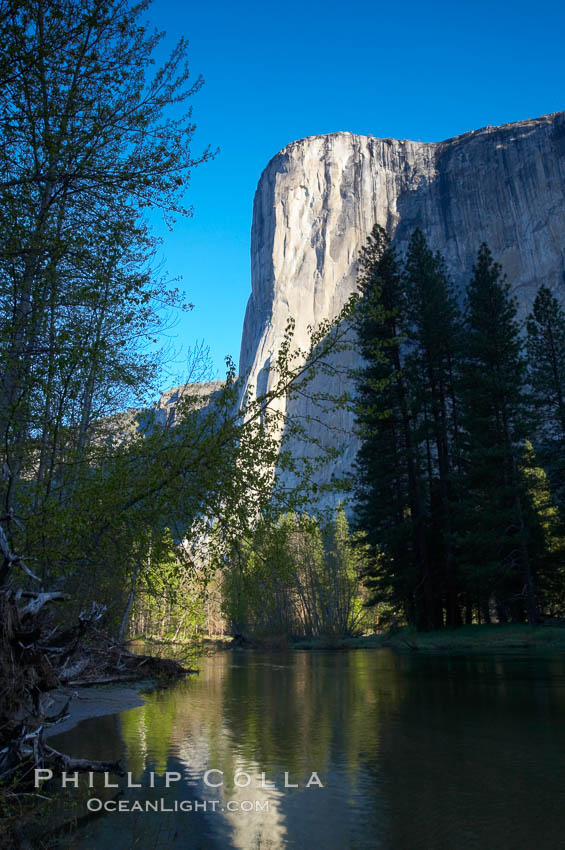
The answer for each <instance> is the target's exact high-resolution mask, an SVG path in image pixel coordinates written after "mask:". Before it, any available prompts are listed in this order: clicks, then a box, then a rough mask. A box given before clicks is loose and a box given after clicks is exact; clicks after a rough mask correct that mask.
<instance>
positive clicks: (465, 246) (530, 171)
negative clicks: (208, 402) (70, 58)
mask: <svg viewBox="0 0 565 850" xmlns="http://www.w3.org/2000/svg"><path fill="white" fill-rule="evenodd" d="M375 223H378V224H380V225H382V226H383V227H384V228H386V230H387V231H388V232H389V234H390V235H391V236H393V237H394V240H395V244H396V245H397V247H398V249H399V250H400V252H403V251H404V250H405V248H406V246H407V241H408V239H409V237H410V234H411V233H412V231H413V230H414V229H415V228H416V227H420V228H421V229H422V231H423V232H424V234H425V236H426V238H427V239H428V242H429V244H430V246H431V247H432V248H434V249H439V250H440V251H441V252H442V254H443V255H444V257H445V259H446V261H447V264H448V267H449V269H450V272H451V275H452V277H453V279H454V281H455V282H456V284H457V285H458V287H459V288H460V289H461V291H462V290H463V288H464V285H465V283H466V281H467V280H468V279H469V277H470V274H471V269H472V265H473V262H474V258H475V256H476V253H477V250H478V248H479V246H480V244H481V242H483V241H485V242H487V243H488V245H489V247H490V249H491V251H492V252H493V254H494V256H495V258H496V260H498V262H500V263H501V265H502V266H503V269H504V271H505V272H506V274H507V275H508V278H509V280H510V281H511V283H512V286H513V288H514V291H515V293H516V296H517V298H518V301H519V305H520V309H521V312H522V313H523V314H524V313H526V312H527V311H528V309H529V307H530V305H531V302H532V300H533V298H534V297H535V293H536V291H537V288H538V286H539V285H540V284H541V283H542V282H543V283H545V284H547V285H548V286H550V287H551V288H552V289H553V290H554V291H555V292H556V293H557V294H562V293H563V292H565V113H564V112H561V113H556V114H554V115H548V116H543V117H541V118H537V119H534V120H528V121H521V122H518V123H516V124H507V125H505V126H503V127H486V128H483V129H482V130H476V131H474V132H471V133H466V134H465V135H463V136H459V137H457V138H455V139H449V140H448V141H445V142H438V143H433V144H432V143H422V142H411V141H405V140H402V141H399V140H396V139H376V138H372V137H371V136H368V137H366V136H356V135H354V134H352V133H333V134H331V135H327V136H313V137H310V138H307V139H301V140H300V141H297V142H293V143H292V144H290V145H288V146H287V147H286V148H284V149H283V150H282V151H281V152H280V153H279V154H277V155H276V156H275V157H274V158H273V159H272V160H271V161H270V162H269V164H268V165H267V167H266V168H265V171H264V172H263V174H262V175H261V178H260V180H259V184H258V187H257V192H256V195H255V202H254V208H253V226H252V234H251V281H252V293H251V296H250V299H249V303H248V305H247V312H246V316H245V322H244V327H243V335H242V343H241V355H240V374H244V373H245V372H246V371H249V384H250V385H251V386H253V387H257V389H258V391H259V392H260V391H262V390H264V389H265V388H266V385H267V382H268V373H267V370H266V367H268V365H269V363H270V362H271V359H272V358H273V356H274V354H275V352H276V351H277V349H278V346H279V344H280V341H281V339H282V336H283V334H284V329H285V326H286V323H287V319H288V317H289V316H292V317H293V318H294V319H295V321H296V334H295V341H296V343H297V344H299V345H301V346H304V347H306V346H307V343H308V326H309V325H316V324H317V323H319V322H320V321H322V320H324V319H329V318H333V317H334V316H335V315H336V314H337V313H338V312H339V310H340V308H341V307H342V305H343V304H344V303H345V301H346V300H347V298H348V297H349V295H350V294H351V293H352V292H354V291H355V290H356V273H357V268H356V264H357V260H358V257H359V252H360V250H361V248H362V247H363V245H364V244H365V242H366V239H367V235H368V234H369V232H370V230H371V228H372V227H373V225H374V224H375ZM349 358H350V360H351V362H352V363H353V364H354V363H355V360H356V355H355V354H353V355H349ZM324 380H326V381H327V379H324ZM344 382H345V384H344ZM346 383H347V379H340V378H336V379H335V380H334V382H333V384H334V386H333V389H334V390H336V391H338V392H339V391H341V390H343V389H344V388H345V386H346ZM327 388H328V389H329V387H327ZM294 404H295V410H296V412H297V413H298V414H304V413H305V412H306V406H307V404H308V403H307V401H306V400H303V401H298V402H296V403H294ZM301 405H302V407H301ZM328 424H330V425H332V427H333V426H338V427H341V428H342V429H344V432H345V435H349V436H345V435H344V434H341V435H340V436H338V434H339V432H338V431H334V430H332V431H328V430H327V428H326V426H327V425H328ZM312 428H313V433H314V432H315V433H314V436H316V437H320V438H321V439H323V440H327V441H328V442H329V443H332V441H333V443H337V444H339V445H340V446H341V447H342V449H343V450H342V452H341V459H340V462H339V464H338V468H337V469H334V470H333V472H334V473H336V472H337V473H339V472H341V471H344V470H346V469H347V468H349V467H350V465H351V463H352V461H353V459H354V456H355V453H356V450H357V443H356V440H355V438H354V436H352V432H353V421H352V420H351V419H350V417H349V416H348V415H346V414H340V415H338V416H334V415H332V416H330V417H326V421H325V422H323V421H322V422H319V423H317V424H315V425H312ZM296 451H297V453H299V452H301V451H303V448H302V447H301V446H299V445H297V446H296ZM331 474H332V473H331V471H329V470H326V471H325V472H323V473H320V480H321V481H323V480H326V479H327V478H328V477H329V476H330V475H331Z"/></svg>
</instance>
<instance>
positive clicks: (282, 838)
mask: <svg viewBox="0 0 565 850" xmlns="http://www.w3.org/2000/svg"><path fill="white" fill-rule="evenodd" d="M564 718H565V665H564V663H563V661H562V660H561V658H531V657H513V656H506V657H503V656H498V657H493V656H491V657H485V658H480V657H463V656H452V657H449V656H420V655H418V654H416V653H414V654H412V655H398V654H394V653H392V652H389V651H386V650H378V651H375V650H373V651H371V650H367V651H356V652H349V653H346V652H344V653H331V652H327V653H325V652H320V653H315V652H312V653H308V652H301V653H294V654H289V655H281V654H277V655H262V654H255V653H243V652H242V653H233V654H231V653H223V654H220V655H217V656H214V657H211V658H205V659H203V660H202V662H201V673H200V676H199V677H198V678H190V679H188V680H186V681H185V682H182V683H180V684H179V685H177V686H175V687H174V688H171V689H170V690H167V691H160V692H153V693H151V694H148V695H147V703H146V704H145V705H144V706H142V707H140V708H135V709H132V710H130V711H127V712H124V713H122V714H121V715H119V716H116V717H105V718H104V717H103V718H95V719H92V720H89V721H84V722H83V723H82V724H81V725H80V727H77V728H76V729H75V730H72V731H71V732H68V733H65V734H64V735H61V736H60V737H59V738H58V739H56V741H55V739H53V740H54V741H55V743H54V746H58V747H59V748H60V749H65V750H66V751H67V752H71V753H72V754H77V755H78V754H80V755H88V756H90V757H92V758H104V759H114V758H117V757H119V756H120V755H121V756H122V760H123V762H124V763H125V764H126V766H127V769H128V770H129V771H131V774H132V779H133V780H134V781H135V782H136V783H140V784H141V785H142V786H143V787H142V788H141V789H137V788H125V789H124V799H126V800H128V801H130V802H132V801H134V800H139V801H143V802H144V801H146V800H153V801H158V800H161V799H163V800H164V802H165V805H166V806H169V807H172V806H173V804H174V802H175V801H180V800H190V801H192V802H193V804H194V802H198V803H199V805H200V808H199V810H198V811H194V810H193V811H191V812H180V811H177V812H174V811H171V812H167V811H164V812H163V811H161V812H159V813H155V812H143V813H135V812H120V813H117V812H116V813H112V814H108V815H106V816H104V817H102V818H98V819H97V820H96V821H94V822H92V823H90V822H89V823H87V824H86V825H85V826H84V827H82V828H81V829H80V830H78V831H77V832H76V833H75V834H74V836H73V837H71V838H70V839H67V840H66V842H65V844H64V846H67V847H69V848H75V847H76V848H79V847H80V848H81V850H82V848H86V850H98V848H103V847H106V845H108V846H110V845H111V847H112V848H113V850H114V848H115V850H126V848H141V850H145V848H151V850H154V849H155V848H161V847H162V848H167V850H169V848H187V850H195V848H212V850H214V848H241V850H252V848H257V850H259V848H261V850H263V848H271V850H275V848H286V847H289V848H310V847H311V848H318V847H323V848H330V850H333V848H336V850H337V848H339V850H347V849H348V848H351V850H353V848H355V850H363V848H387V850H388V848H390V850H404V848H405V849H406V850H418V848H422V850H432V848H433V850H439V848H491V847H493V848H494V847H496V848H509V850H510V848H512V850H519V848H524V850H532V848H534V847H561V846H565V845H564V841H563V835H565V796H564V790H563V789H564V788H565V760H564V756H565V724H564V722H563V721H564ZM211 768H212V769H214V770H215V771H222V772H223V775H222V774H220V773H214V774H211V775H210V777H209V779H210V780H211V781H212V782H218V781H219V780H220V779H223V783H224V784H223V786H221V787H218V788H213V787H209V786H207V785H206V783H205V782H204V776H205V773H206V771H207V770H209V769H211ZM167 771H169V772H173V771H176V772H178V773H179V774H180V776H181V778H182V779H181V781H179V782H172V783H171V787H170V788H166V787H165V774H166V772H167ZM313 771H316V772H317V774H318V775H319V778H320V780H321V781H322V782H323V784H324V787H323V788H319V787H317V786H316V784H313V785H311V787H306V784H307V782H308V780H309V778H310V777H311V774H312V772H313ZM285 773H286V774H287V784H290V783H292V784H293V785H297V786H298V787H292V788H287V787H285ZM262 774H264V775H265V776H264V780H265V781H264V782H262V781H261V779H262ZM245 775H247V776H248V777H249V780H250V781H249V785H246V786H245V787H238V781H237V780H238V778H239V786H241V785H242V784H243V783H245V782H246V779H245ZM152 776H153V784H154V786H155V787H153V788H151V787H150V784H151V777H152ZM98 793H99V792H98V791H95V790H92V791H91V792H90V794H98ZM106 793H107V794H109V793H113V792H106ZM100 794H102V792H100ZM214 800H217V801H218V803H217V809H216V811H212V810H211V809H210V805H211V804H212V802H213V801H214ZM228 801H231V804H230V805H231V807H232V808H234V809H237V810H234V811H228ZM245 801H251V803H252V804H253V807H254V808H253V810H252V811H241V808H242V804H243V803H244V802H245ZM204 803H206V804H207V810H206V811H204V807H203V804H204ZM82 805H83V808H84V804H82ZM257 809H258V810H257Z"/></svg>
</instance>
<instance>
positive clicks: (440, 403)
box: [404, 230, 460, 626]
mask: <svg viewBox="0 0 565 850" xmlns="http://www.w3.org/2000/svg"><path fill="white" fill-rule="evenodd" d="M404 276H405V295H406V302H407V315H408V319H409V349H410V354H409V355H408V357H407V368H408V372H409V374H410V375H411V376H412V381H413V384H414V397H415V399H416V400H417V408H418V418H419V421H420V429H419V433H420V440H421V442H422V444H423V450H424V452H425V457H426V467H427V478H428V513H429V515H430V517H431V529H430V532H431V534H432V538H433V537H434V536H435V540H436V546H433V545H432V542H431V543H430V550H431V552H433V551H434V549H435V548H437V549H438V550H439V551H438V552H437V555H438V557H439V559H440V560H441V562H442V564H443V569H438V572H439V574H440V578H439V580H436V582H435V583H436V585H438V586H439V587H438V591H437V594H438V596H441V595H443V594H442V593H441V585H442V584H445V609H446V623H447V625H448V626H457V625H459V624H460V612H459V604H458V587H457V568H456V561H455V552H454V541H453V519H452V514H453V505H452V501H453V498H454V493H453V481H452V478H453V476H452V472H453V467H454V455H456V454H457V443H458V437H459V423H458V403H457V395H456V371H457V368H458V367H457V362H458V357H459V343H460V317H459V310H458V306H457V301H456V298H455V294H454V292H453V287H452V284H451V282H450V281H449V278H448V275H447V272H446V269H445V263H444V260H443V258H442V257H441V255H440V254H439V253H436V254H434V253H432V251H431V250H430V249H429V247H428V245H427V243H426V240H425V238H424V236H423V234H422V232H421V231H420V230H416V231H415V232H414V234H413V235H412V238H411V240H410V244H409V247H408V252H407V256H406V263H405V274H404ZM434 531H435V532H436V533H435V535H434ZM438 567H440V565H438ZM442 579H443V580H442Z"/></svg>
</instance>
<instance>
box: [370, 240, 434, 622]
mask: <svg viewBox="0 0 565 850" xmlns="http://www.w3.org/2000/svg"><path fill="white" fill-rule="evenodd" d="M359 289H360V292H361V295H362V298H361V300H360V303H359V309H358V317H357V328H356V329H357V334H358V337H359V343H360V349H361V353H362V355H363V358H364V360H365V364H366V365H365V367H364V368H363V369H362V370H360V372H359V374H358V376H357V392H358V408H357V422H358V426H359V434H360V437H361V446H360V449H359V452H358V455H357V464H356V474H357V479H356V507H357V525H358V528H359V529H360V530H362V531H364V533H365V535H366V540H367V543H368V544H369V546H370V551H371V559H370V563H371V565H370V567H369V570H368V575H367V586H368V587H369V589H370V590H371V591H372V592H373V601H374V602H378V601H384V600H386V601H389V602H391V603H392V605H393V606H396V607H397V609H399V610H400V609H403V611H404V613H405V616H406V618H407V619H408V621H409V622H410V623H413V624H414V625H416V626H417V627H418V628H423V629H431V628H434V627H435V626H437V625H438V622H437V616H436V610H435V606H434V597H433V588H432V582H431V574H430V564H429V557H428V544H427V534H426V514H425V502H424V492H423V474H422V469H421V465H420V461H419V457H418V454H417V447H416V443H415V436H414V423H413V418H412V413H411V405H410V398H409V395H408V388H407V385H406V380H405V376H404V371H403V367H404V363H403V352H402V350H401V342H402V339H403V335H404V333H405V327H406V302H405V299H404V293H403V279H402V271H401V266H400V263H399V260H398V258H397V255H396V252H395V250H394V249H393V248H392V246H391V244H390V239H389V237H388V236H387V234H386V232H385V231H384V230H383V229H382V228H381V227H379V226H376V227H375V228H374V229H373V232H372V234H371V236H370V237H369V240H368V243H367V246H366V248H365V249H364V251H363V252H362V255H361V260H360V274H359Z"/></svg>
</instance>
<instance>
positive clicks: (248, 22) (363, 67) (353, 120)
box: [151, 0, 565, 375]
mask: <svg viewBox="0 0 565 850" xmlns="http://www.w3.org/2000/svg"><path fill="white" fill-rule="evenodd" d="M151 21H152V22H153V23H154V24H155V26H157V27H158V28H159V29H163V30H166V32H167V38H166V41H165V45H169V46H172V44H173V43H174V41H175V40H176V39H177V38H178V37H179V36H180V35H184V36H186V37H187V38H188V40H189V42H190V62H191V66H192V69H193V72H194V75H195V77H196V76H197V75H198V74H202V75H203V76H204V78H205V81H206V83H205V86H204V87H203V88H202V89H201V91H200V92H199V93H198V94H197V95H196V96H195V97H194V98H193V99H192V106H193V120H194V122H195V123H196V125H197V132H196V134H195V138H194V144H193V153H194V154H198V153H199V152H200V151H201V150H202V149H203V148H204V147H205V146H206V145H208V144H210V145H211V146H212V147H213V148H216V147H219V148H220V153H219V155H218V156H217V158H216V159H215V160H214V161H213V162H210V163H207V164H204V165H202V166H200V167H199V168H197V169H195V170H194V173H193V177H192V183H191V187H190V190H189V192H188V193H187V197H186V200H187V202H188V203H191V204H192V205H193V207H194V217H193V218H191V219H187V220H183V221H178V222H177V224H176V226H175V228H174V230H173V232H169V231H168V230H167V228H166V227H165V226H164V225H162V224H161V222H159V221H157V222H156V227H155V232H157V233H158V235H160V236H162V238H163V245H162V246H161V252H162V258H163V260H164V264H165V268H166V269H167V272H168V274H169V276H171V277H174V276H177V275H182V278H183V280H182V283H181V284H180V285H181V287H182V288H183V289H184V290H185V291H186V294H187V300H189V301H191V302H193V303H194V305H195V308H194V310H193V311H192V312H191V313H190V314H188V315H185V316H184V317H182V319H181V320H180V321H179V322H178V324H177V326H176V328H175V329H174V330H173V331H172V332H171V337H172V339H171V342H172V343H173V344H174V346H175V347H176V348H177V349H178V350H179V356H178V358H177V365H176V367H172V368H173V369H174V368H176V369H177V370H180V369H182V360H183V356H184V354H186V350H187V347H188V346H190V345H192V344H194V342H195V340H200V339H204V340H205V342H206V343H207V344H208V345H209V346H210V352H211V355H212V359H213V363H214V367H215V369H216V370H217V372H218V374H219V375H221V374H222V372H223V358H224V355H226V354H231V355H232V356H234V357H235V359H236V360H237V359H238V357H239V345H240V337H241V328H242V323H243V316H244V312H245V305H246V303H247V299H248V296H249V293H250V267H249V265H250V264H249V236H250V228H251V213H252V204H253V195H254V192H255V188H256V185H257V181H258V179H259V177H260V175H261V172H262V170H263V168H264V167H265V165H266V164H267V162H268V161H269V159H270V158H271V157H272V156H274V154H276V153H277V151H279V150H280V149H281V148H282V147H284V146H285V145H286V144H288V143H289V142H291V141H293V140H294V139H299V138H302V137H304V136H312V135H316V134H318V133H330V132H335V131H338V130H349V131H351V132H354V133H361V134H369V133H371V134H372V135H373V136H381V137H393V138H409V139H421V140H422V141H439V140H441V139H445V138H449V137H451V136H455V135H458V134H459V133H463V132H466V131H467V130H473V129H477V128H479V127H484V126H485V125H487V124H492V125H496V124H503V123H506V122H509V121H519V120H523V119H525V118H534V117H537V116H538V115H543V114H545V113H548V112H556V111H558V110H561V109H565V50H564V47H563V34H564V32H565V7H564V6H563V4H561V3H558V2H546V0H541V2H537V3H535V4H532V3H531V2H528V3H526V2H522V0H517V2H513V3H509V2H506V3H502V2H497V0H493V2H483V0H481V2H473V3H468V2H459V3H457V2H456V0H452V2H433V0H432V2H427V3H421V2H420V3H417V2H413V0H404V2H397V3H394V2H391V0H387V2H386V3H379V2H371V3H364V2H361V3H347V2H345V0H343V2H340V3H335V2H333V0H327V2H319V0H315V2H308V0H306V2H296V0H290V2H286V3H277V4H271V3H260V2H248V3H245V2H240V3H228V2H224V0H214V2H208V3H202V2H201V3H188V2H181V1H180V0H155V3H154V5H153V7H152V11H151Z"/></svg>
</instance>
